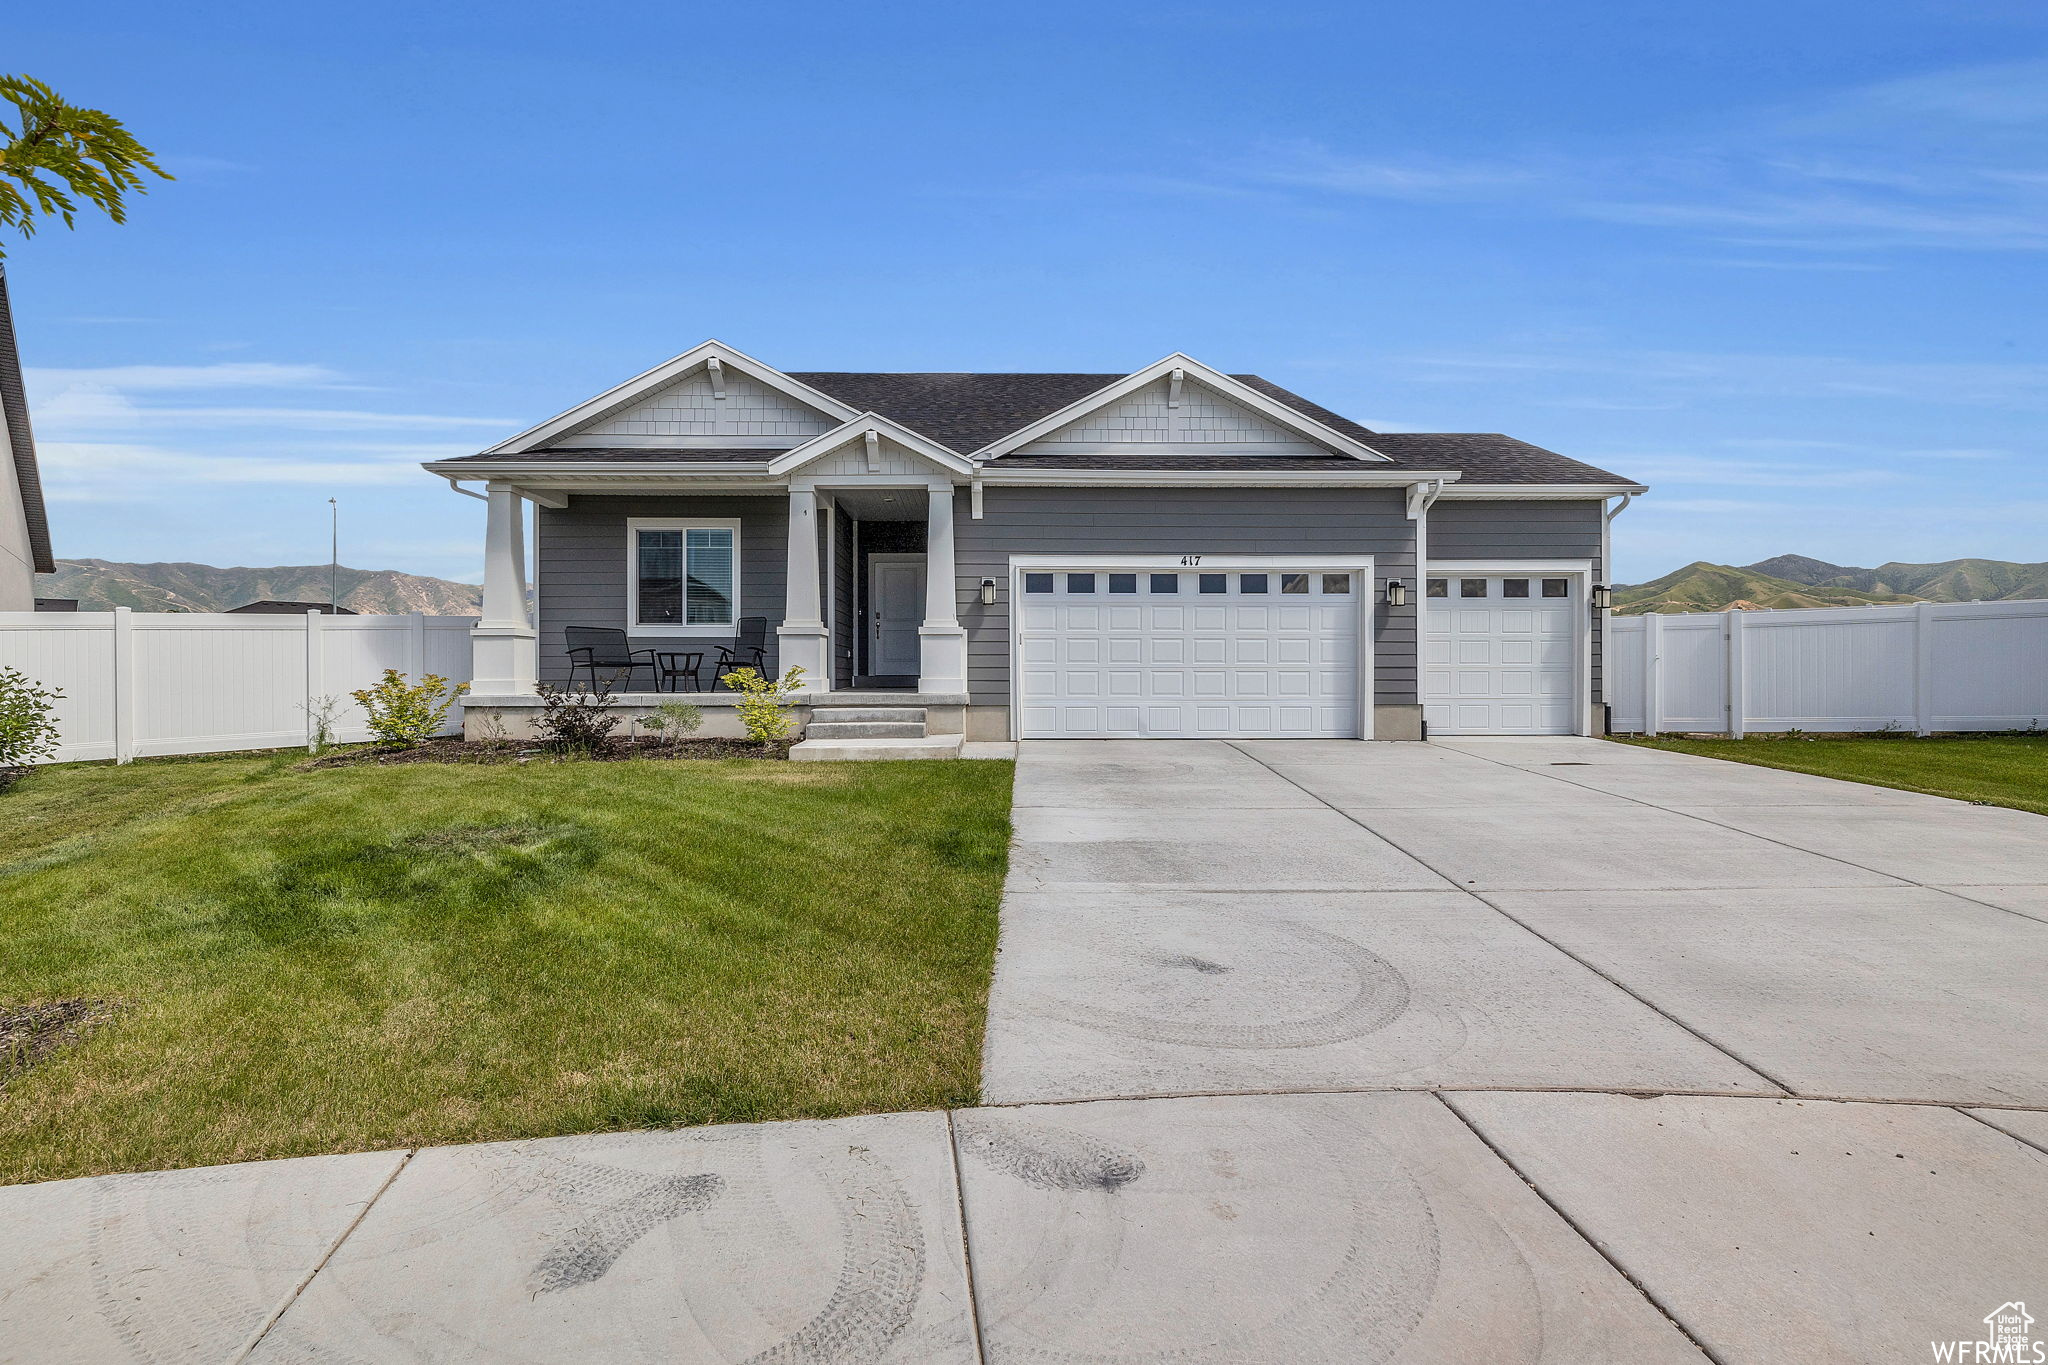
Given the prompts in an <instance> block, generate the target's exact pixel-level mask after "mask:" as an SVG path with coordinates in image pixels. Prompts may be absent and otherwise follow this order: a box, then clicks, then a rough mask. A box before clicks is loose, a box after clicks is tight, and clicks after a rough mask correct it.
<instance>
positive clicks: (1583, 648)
mask: <svg viewBox="0 0 2048 1365" xmlns="http://www.w3.org/2000/svg"><path fill="white" fill-rule="evenodd" d="M1432 578H1569V579H1572V580H1573V581H1574V582H1576V583H1577V584H1578V592H1577V593H1576V594H1575V595H1574V597H1573V599H1572V600H1573V601H1574V602H1575V603H1576V606H1577V609H1576V610H1575V611H1574V612H1573V614H1572V617H1573V623H1572V635H1573V642H1574V644H1575V645H1576V648H1575V649H1574V650H1573V651H1572V653H1573V655H1574V657H1575V658H1576V660H1577V667H1576V668H1575V669H1574V670H1573V672H1574V674H1575V676H1574V677H1573V679H1572V686H1573V687H1574V688H1576V689H1577V695H1578V699H1579V704H1578V706H1577V707H1576V708H1574V709H1575V710H1576V711H1577V712H1578V717H1579V719H1578V728H1577V729H1576V730H1575V731H1574V732H1573V733H1575V734H1579V735H1586V736H1590V735H1595V734H1598V733H1599V731H1598V729H1597V728H1596V727H1595V725H1594V723H1593V722H1594V716H1593V610H1592V598H1593V561H1591V560H1589V559H1432V560H1430V561H1429V567H1428V569H1427V570H1426V571H1425V572H1424V573H1423V575H1422V582H1421V583H1420V584H1419V585H1418V586H1419V587H1420V588H1421V589H1422V598H1421V600H1423V601H1424V602H1426V601H1427V599H1428V596H1429V580H1430V579H1432ZM1446 600H1448V601H1453V602H1455V601H1457V600H1458V599H1457V598H1456V597H1455V596H1452V597H1450V598H1448V599H1446ZM1422 629H1423V628H1422V623H1421V622H1419V621H1418V622H1417V623H1416V637H1415V647H1416V656H1417V657H1416V671H1417V675H1418V686H1417V688H1416V691H1417V695H1420V693H1421V687H1420V672H1421V668H1422V660H1421V653H1422Z"/></svg>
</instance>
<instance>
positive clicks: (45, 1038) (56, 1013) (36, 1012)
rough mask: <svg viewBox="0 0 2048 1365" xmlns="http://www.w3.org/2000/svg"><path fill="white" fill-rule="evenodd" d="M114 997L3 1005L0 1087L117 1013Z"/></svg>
mask: <svg viewBox="0 0 2048 1365" xmlns="http://www.w3.org/2000/svg"><path fill="white" fill-rule="evenodd" d="M115 1008H116V1006H115V1004H114V1002H113V1001H111V1000H49V1001H45V1002H44V1003H42V1004H40V1005H22V1006H19V1007H17V1008H13V1009H9V1008H4V1007H0V1089H4V1088H5V1087H6V1085H7V1083H8V1082H9V1081H11V1080H13V1079H14V1078H15V1077H16V1076H19V1075H20V1074H21V1073H22V1072H24V1071H26V1070H28V1069H29V1068H30V1067H32V1066H34V1065H35V1064H36V1063H37V1062H40V1061H42V1060H43V1059H44V1058H45V1057H48V1056H49V1055H50V1054H51V1053H53V1052H55V1051H56V1050H57V1049H58V1048H60V1047H65V1046H67V1045H69V1044H71V1043H75V1042H78V1041H79V1040H80V1039H82V1038H84V1037H85V1035H86V1034H88V1033H90V1032H92V1030H94V1029H95V1028H98V1027H99V1026H100V1025H101V1024H104V1023H105V1022H107V1020H109V1019H111V1018H113V1017H114V1010H115Z"/></svg>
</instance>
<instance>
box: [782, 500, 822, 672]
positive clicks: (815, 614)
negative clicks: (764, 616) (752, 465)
mask: <svg viewBox="0 0 2048 1365" xmlns="http://www.w3.org/2000/svg"><path fill="white" fill-rule="evenodd" d="M784 583H785V586H784V588H783V593H784V596H783V599H782V624H781V625H780V626H778V627H776V630H775V638H776V641H777V645H778V649H777V652H778V654H779V655H780V656H781V661H780V663H779V664H778V665H777V666H778V667H779V668H781V669H782V671H783V672H785V673H786V672H788V671H789V669H790V668H791V667H792V666H794V667H797V668H801V669H802V670H803V671H804V677H803V683H804V689H805V690H806V691H810V692H826V691H830V690H831V687H832V661H831V654H830V648H831V643H832V641H831V638H830V636H829V634H828V633H827V631H826V629H825V614H824V605H823V602H822V601H821V600H820V599H821V597H822V594H821V593H820V592H819V591H818V495H817V494H816V493H815V492H813V491H812V490H811V489H808V488H792V489H790V490H789V558H788V564H787V573H786V575H785V578H784Z"/></svg>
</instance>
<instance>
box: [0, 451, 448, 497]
mask: <svg viewBox="0 0 2048 1365" xmlns="http://www.w3.org/2000/svg"><path fill="white" fill-rule="evenodd" d="M37 454H38V456H39V457H40V458H39V460H38V463H39V465H40V466H41V472H42V475H43V486H44V489H45V491H46V492H48V494H49V495H50V497H51V499H52V500H53V501H63V502H132V501H137V500H139V499H141V498H143V497H144V496H147V495H151V494H154V493H157V492H161V491H163V490H165V489H168V488H173V487H176V486H180V485H212V484H235V485H258V484H284V485H308V484H310V485H316V486H319V487H337V486H351V487H365V486H386V485H395V484H409V483H417V484H419V485H420V486H421V487H426V486H427V482H426V481H427V478H428V476H427V475H426V474H425V473H424V472H422V471H421V469H420V468H419V466H418V464H417V463H416V462H414V461H412V460H395V459H394V460H318V459H307V458H305V457H304V456H299V455H290V454H281V455H278V456H276V457H267V456H261V455H221V454H215V453H212V452H202V451H191V450H174V449H166V448H164V447H162V446H150V445H117V444H100V443H94V442H78V441H47V442H39V443H38V450H37Z"/></svg>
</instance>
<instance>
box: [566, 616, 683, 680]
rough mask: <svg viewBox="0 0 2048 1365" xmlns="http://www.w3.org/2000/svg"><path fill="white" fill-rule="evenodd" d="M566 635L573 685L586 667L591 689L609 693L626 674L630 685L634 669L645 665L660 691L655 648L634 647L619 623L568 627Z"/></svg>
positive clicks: (585, 670) (570, 675)
mask: <svg viewBox="0 0 2048 1365" xmlns="http://www.w3.org/2000/svg"><path fill="white" fill-rule="evenodd" d="M562 634H563V636H564V638H565V639H566V641H567V643H568V646H569V647H568V649H567V650H566V651H565V652H566V653H567V654H568V656H569V686H571V687H574V686H575V685H576V671H577V670H578V669H581V670H583V671H584V672H585V673H586V674H588V675H589V678H590V690H591V691H593V692H609V691H611V690H612V687H613V686H614V685H615V684H616V683H617V682H618V681H619V679H620V678H621V677H624V678H625V680H626V683H627V685H628V686H629V687H630V686H631V685H632V681H633V670H634V669H636V668H644V669H646V670H647V673H648V676H649V677H650V678H651V679H653V680H654V687H655V690H657V691H659V690H660V676H661V675H660V673H659V671H658V670H657V669H656V667H655V663H654V651H653V650H651V649H634V648H633V647H632V646H631V645H629V644H628V643H627V642H626V632H625V631H623V630H620V629H619V628H618V627H616V626H565V627H563V629H562ZM599 670H603V671H604V672H605V673H606V674H607V675H608V679H607V681H605V682H603V683H600V682H599V681H598V677H597V675H598V672H599Z"/></svg>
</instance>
